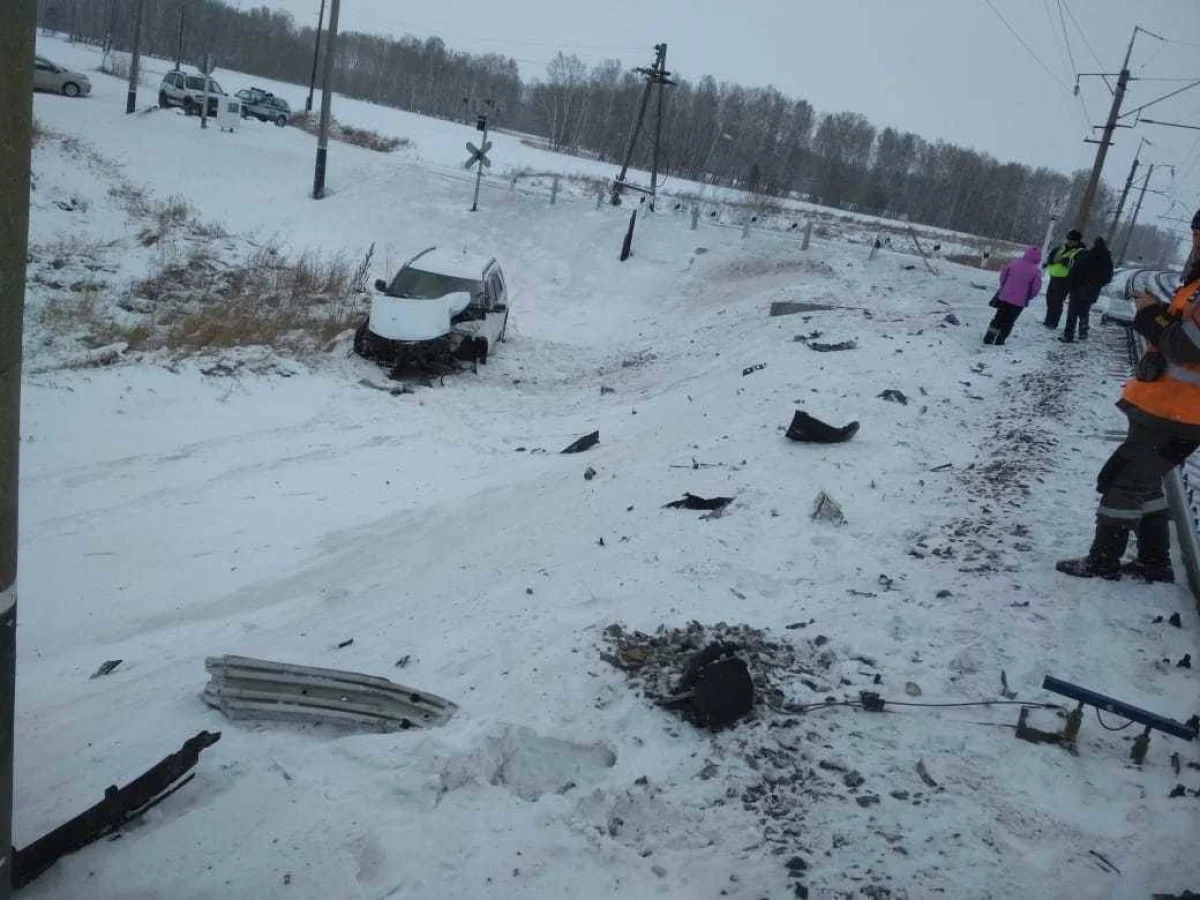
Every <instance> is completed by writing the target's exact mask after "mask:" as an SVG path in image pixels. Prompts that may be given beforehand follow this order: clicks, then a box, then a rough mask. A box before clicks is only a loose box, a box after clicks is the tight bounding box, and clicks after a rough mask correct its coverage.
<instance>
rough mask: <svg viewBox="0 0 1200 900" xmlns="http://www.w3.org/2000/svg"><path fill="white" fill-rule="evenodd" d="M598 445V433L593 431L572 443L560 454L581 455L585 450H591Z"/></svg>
mask: <svg viewBox="0 0 1200 900" xmlns="http://www.w3.org/2000/svg"><path fill="white" fill-rule="evenodd" d="M598 443H600V432H599V431H593V432H592V433H591V434H585V435H584V436H583V437H581V438H579V440H577V441H573V442H572V443H571V445H570V446H568V447H565V448H564V449H563V450H562V451H561V452H562V453H582V452H583V451H585V450H591V449H592V448H593V447H595V446H596V445H597V444H598Z"/></svg>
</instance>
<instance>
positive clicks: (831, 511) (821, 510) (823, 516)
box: [810, 491, 846, 525]
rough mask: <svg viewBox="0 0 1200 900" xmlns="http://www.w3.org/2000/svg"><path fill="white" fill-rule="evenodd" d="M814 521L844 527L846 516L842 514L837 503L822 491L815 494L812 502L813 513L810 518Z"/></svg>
mask: <svg viewBox="0 0 1200 900" xmlns="http://www.w3.org/2000/svg"><path fill="white" fill-rule="evenodd" d="M810 518H812V519H813V520H814V521H819V522H828V523H829V524H830V525H845V524H846V514H845V513H843V512H842V508H841V506H839V505H838V503H837V501H836V500H834V499H833V498H832V497H830V496H829V495H828V494H827V493H825V492H824V491H821V492H820V493H819V494H817V496H816V499H814V500H813V511H812V515H811V516H810Z"/></svg>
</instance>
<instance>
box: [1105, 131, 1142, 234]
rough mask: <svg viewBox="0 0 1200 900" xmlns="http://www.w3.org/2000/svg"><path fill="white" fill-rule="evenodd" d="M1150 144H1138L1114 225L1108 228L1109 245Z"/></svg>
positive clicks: (1113, 219) (1114, 215)
mask: <svg viewBox="0 0 1200 900" xmlns="http://www.w3.org/2000/svg"><path fill="white" fill-rule="evenodd" d="M1149 143H1150V142H1149V141H1148V140H1146V139H1145V138H1142V142H1141V143H1140V144H1138V149H1137V153H1135V154H1134V155H1133V165H1132V166H1130V167H1129V177H1128V178H1126V179H1125V188H1124V190H1122V191H1121V199H1120V200H1118V201H1117V211H1116V212H1115V213H1113V218H1112V224H1111V225H1109V226H1108V238H1107V241H1108V243H1110V244H1111V243H1112V242H1113V238H1114V237H1116V234H1117V225H1118V224H1120V221H1121V213H1122V212H1124V211H1125V201H1126V199H1128V197H1129V189H1130V188H1131V187H1132V186H1133V179H1134V177H1135V176H1136V175H1137V170H1138V166H1140V165H1141V160H1140V159H1139V158H1138V157H1140V156H1141V155H1142V148H1143V147H1145V146H1146V145H1147V144H1149Z"/></svg>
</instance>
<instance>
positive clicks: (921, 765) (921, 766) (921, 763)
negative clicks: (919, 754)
mask: <svg viewBox="0 0 1200 900" xmlns="http://www.w3.org/2000/svg"><path fill="white" fill-rule="evenodd" d="M917 774H918V775H920V776H921V780H922V781H923V782H925V785H926V787H931V788H935V789H936V788H937V787H938V783H937V782H936V781H934V780H933V776H932V775H930V774H929V769H927V768H925V760H923V759H919V760H917Z"/></svg>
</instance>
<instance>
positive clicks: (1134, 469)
mask: <svg viewBox="0 0 1200 900" xmlns="http://www.w3.org/2000/svg"><path fill="white" fill-rule="evenodd" d="M1134 299H1135V300H1136V302H1137V307H1138V312H1137V316H1136V317H1135V318H1134V320H1133V328H1134V330H1135V331H1137V332H1138V334H1140V335H1142V337H1144V338H1145V339H1146V341H1147V342H1148V343H1149V344H1150V346H1149V348H1148V349H1147V351H1146V353H1145V354H1143V356H1142V358H1141V360H1139V362H1138V366H1137V371H1136V375H1135V377H1134V378H1133V380H1132V381H1130V382H1129V383H1128V384H1126V385H1125V390H1124V391H1123V393H1122V394H1121V401H1120V403H1118V404H1117V405H1118V406H1119V407H1120V408H1121V410H1122V411H1123V412H1124V413H1125V415H1126V417H1127V418H1128V419H1129V433H1128V434H1127V435H1126V437H1125V441H1124V443H1122V444H1121V446H1120V447H1118V448H1117V450H1116V452H1114V453H1113V455H1112V456H1111V457H1109V460H1108V462H1106V463H1105V464H1104V467H1103V468H1102V469H1101V470H1100V475H1099V476H1098V477H1097V479H1096V490H1097V491H1099V492H1100V494H1102V497H1101V500H1100V509H1099V510H1098V512H1097V514H1096V535H1095V538H1094V539H1093V541H1092V548H1091V550H1090V551H1089V553H1088V555H1087V556H1085V557H1083V558H1082V559H1067V560H1063V561H1061V562H1059V563H1058V566H1057V568H1058V571H1060V572H1064V573H1066V574H1067V575H1074V576H1077V577H1080V578H1092V577H1096V576H1099V577H1101V578H1108V579H1112V580H1116V579H1119V578H1120V577H1121V575H1122V574H1123V573H1124V574H1132V575H1137V576H1139V577H1141V578H1142V579H1143V580H1145V581H1146V582H1149V583H1153V582H1163V581H1166V582H1169V581H1174V580H1175V574H1174V572H1173V571H1172V569H1171V530H1170V518H1169V514H1168V512H1167V501H1166V498H1165V497H1164V496H1163V489H1162V480H1163V477H1164V476H1165V475H1166V474H1167V473H1168V472H1170V471H1171V469H1173V468H1174V467H1175V466H1178V465H1179V464H1180V463H1182V462H1183V461H1184V460H1185V459H1187V458H1188V457H1189V456H1190V455H1191V454H1192V452H1193V451H1194V450H1195V449H1196V448H1197V447H1198V446H1200V212H1197V213H1196V215H1195V217H1193V219H1192V254H1191V257H1190V258H1189V264H1188V272H1187V273H1185V275H1184V278H1183V285H1182V286H1181V287H1180V288H1179V290H1177V291H1176V292H1175V296H1174V297H1173V298H1172V300H1171V303H1170V304H1169V305H1167V304H1163V303H1160V302H1159V301H1158V299H1157V298H1155V297H1154V296H1153V295H1151V294H1147V293H1142V294H1139V295H1137V296H1136V297H1135V298H1134ZM1135 530H1136V532H1137V545H1138V546H1137V549H1138V555H1137V560H1136V561H1133V562H1130V563H1127V564H1125V565H1124V566H1122V564H1121V557H1122V556H1124V554H1125V548H1126V546H1127V544H1128V543H1129V535H1130V533H1131V532H1133V531H1135Z"/></svg>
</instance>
